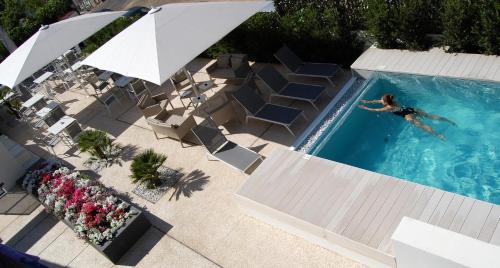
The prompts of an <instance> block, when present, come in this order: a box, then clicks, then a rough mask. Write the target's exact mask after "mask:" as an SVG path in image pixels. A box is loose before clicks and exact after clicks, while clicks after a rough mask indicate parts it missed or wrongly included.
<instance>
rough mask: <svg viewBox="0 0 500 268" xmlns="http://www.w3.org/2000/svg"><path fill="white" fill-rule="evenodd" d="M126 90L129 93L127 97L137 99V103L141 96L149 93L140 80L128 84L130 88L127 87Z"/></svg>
mask: <svg viewBox="0 0 500 268" xmlns="http://www.w3.org/2000/svg"><path fill="white" fill-rule="evenodd" d="M127 90H128V92H129V95H131V96H134V97H135V98H136V99H137V101H139V97H140V96H141V95H142V94H144V93H146V92H149V90H148V88H147V87H146V85H145V84H144V82H143V81H142V80H140V79H137V80H135V81H134V82H132V83H130V87H128V88H127ZM149 93H151V92H149Z"/></svg>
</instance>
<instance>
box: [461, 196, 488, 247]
mask: <svg viewBox="0 0 500 268" xmlns="http://www.w3.org/2000/svg"><path fill="white" fill-rule="evenodd" d="M492 207H493V205H492V204H490V203H486V202H483V201H479V200H475V201H474V205H472V209H471V211H470V213H469V215H468V216H467V219H466V220H465V222H464V224H463V225H462V228H460V233H461V234H464V235H467V236H470V237H472V238H477V237H478V236H479V233H480V232H481V229H482V228H483V226H484V224H485V222H486V218H487V217H488V215H489V214H490V211H491V208H492Z"/></svg>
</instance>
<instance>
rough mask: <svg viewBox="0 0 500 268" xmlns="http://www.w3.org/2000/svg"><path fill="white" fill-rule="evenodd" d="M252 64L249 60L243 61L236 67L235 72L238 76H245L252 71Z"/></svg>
mask: <svg viewBox="0 0 500 268" xmlns="http://www.w3.org/2000/svg"><path fill="white" fill-rule="evenodd" d="M250 70H251V68H250V64H248V61H247V62H244V63H242V64H241V65H240V66H239V67H238V68H236V69H234V74H235V75H236V77H241V78H245V77H246V76H247V75H248V73H249V72H250Z"/></svg>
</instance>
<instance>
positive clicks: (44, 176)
mask: <svg viewBox="0 0 500 268" xmlns="http://www.w3.org/2000/svg"><path fill="white" fill-rule="evenodd" d="M51 180H52V177H51V176H50V174H49V173H43V174H42V183H44V184H45V183H48V182H49V181H51Z"/></svg>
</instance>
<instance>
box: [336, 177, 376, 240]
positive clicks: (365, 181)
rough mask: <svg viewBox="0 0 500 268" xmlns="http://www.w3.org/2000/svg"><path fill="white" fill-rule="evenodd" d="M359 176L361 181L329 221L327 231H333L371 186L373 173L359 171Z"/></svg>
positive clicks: (343, 200)
mask: <svg viewBox="0 0 500 268" xmlns="http://www.w3.org/2000/svg"><path fill="white" fill-rule="evenodd" d="M357 174H359V175H360V176H361V180H360V181H359V182H358V184H357V185H356V186H355V187H354V188H353V189H352V191H351V193H350V194H349V195H347V197H346V198H343V199H342V205H341V206H340V207H339V208H338V210H337V212H336V213H335V215H334V216H333V217H332V218H331V219H330V220H329V222H328V225H327V226H326V229H330V230H331V229H333V228H335V226H336V225H337V224H338V223H339V222H340V221H341V220H342V218H343V217H344V216H345V214H346V213H347V212H348V211H349V210H350V209H351V206H352V205H353V204H354V203H355V202H356V199H357V198H359V197H360V196H361V194H362V193H363V191H364V190H365V189H366V187H370V186H371V183H370V182H371V181H372V176H373V175H374V174H373V173H371V172H370V173H366V172H365V171H364V170H362V169H359V170H358V171H357Z"/></svg>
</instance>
